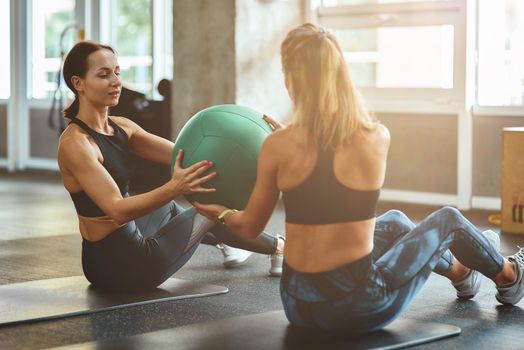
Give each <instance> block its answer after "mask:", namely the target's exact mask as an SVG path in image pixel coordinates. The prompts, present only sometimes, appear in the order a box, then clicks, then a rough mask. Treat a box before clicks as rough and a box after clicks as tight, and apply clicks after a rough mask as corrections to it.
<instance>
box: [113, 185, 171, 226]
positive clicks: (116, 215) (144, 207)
mask: <svg viewBox="0 0 524 350" xmlns="http://www.w3.org/2000/svg"><path fill="white" fill-rule="evenodd" d="M179 194H180V193H179V192H178V191H177V189H176V188H175V186H174V185H173V183H172V181H168V182H167V183H165V184H164V185H162V186H160V187H158V188H155V189H154V190H151V191H149V192H146V193H141V194H138V195H135V196H130V197H125V198H121V199H118V200H117V201H116V202H115V204H114V210H113V211H112V212H111V213H107V214H108V215H109V216H110V217H111V218H112V219H113V220H114V221H115V222H116V223H117V224H119V225H123V224H125V223H127V222H129V221H131V220H134V219H137V218H139V217H142V216H144V215H146V214H148V213H150V212H152V211H154V210H156V209H158V208H160V207H161V206H163V205H165V204H166V203H168V202H169V201H171V200H172V199H174V198H175V197H177V196H178V195H179Z"/></svg>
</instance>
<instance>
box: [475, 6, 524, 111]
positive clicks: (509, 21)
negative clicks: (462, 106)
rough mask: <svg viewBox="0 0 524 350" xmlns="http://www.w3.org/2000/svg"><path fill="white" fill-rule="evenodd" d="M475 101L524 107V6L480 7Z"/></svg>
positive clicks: (485, 104)
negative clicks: (476, 94)
mask: <svg viewBox="0 0 524 350" xmlns="http://www.w3.org/2000/svg"><path fill="white" fill-rule="evenodd" d="M478 25H479V33H478V37H479V65H478V101H477V103H478V104H479V105H483V106H504V105H524V3H523V2H522V0H506V1H481V2H480V3H479V22H478Z"/></svg>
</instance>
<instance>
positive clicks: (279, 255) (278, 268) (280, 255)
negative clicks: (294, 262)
mask: <svg viewBox="0 0 524 350" xmlns="http://www.w3.org/2000/svg"><path fill="white" fill-rule="evenodd" d="M277 237H278V238H280V239H282V240H283V241H284V242H285V241H286V238H285V237H283V236H281V235H277ZM269 260H270V261H271V267H270V268H269V275H270V276H274V277H280V276H282V264H283V263H284V252H279V251H277V252H275V254H272V255H269Z"/></svg>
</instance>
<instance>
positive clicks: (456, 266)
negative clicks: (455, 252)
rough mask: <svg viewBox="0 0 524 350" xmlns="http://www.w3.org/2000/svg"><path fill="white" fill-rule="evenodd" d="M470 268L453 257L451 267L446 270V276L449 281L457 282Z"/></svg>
mask: <svg viewBox="0 0 524 350" xmlns="http://www.w3.org/2000/svg"><path fill="white" fill-rule="evenodd" d="M470 271H471V269H470V268H469V267H467V266H465V265H462V263H461V262H460V261H458V260H457V259H453V263H452V265H451V268H450V269H449V270H448V272H447V274H446V277H447V278H449V280H450V281H451V282H458V281H461V280H463V279H464V277H466V276H467V275H468V273H469V272H470Z"/></svg>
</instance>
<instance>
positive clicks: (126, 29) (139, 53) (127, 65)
mask: <svg viewBox="0 0 524 350" xmlns="http://www.w3.org/2000/svg"><path fill="white" fill-rule="evenodd" d="M151 6H152V4H151V0H133V1H129V0H112V1H111V24H110V31H111V33H112V35H113V36H112V40H111V42H112V44H113V46H114V48H115V50H116V51H117V52H118V63H119V64H120V68H121V77H122V83H123V84H124V85H125V86H126V87H127V88H130V89H132V90H137V91H140V92H143V93H146V94H150V93H151V91H152V88H153V81H152V80H153V77H152V73H153V71H152V67H153V56H152V42H151V38H152V34H151V33H152V25H151ZM159 15H160V14H159Z"/></svg>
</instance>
